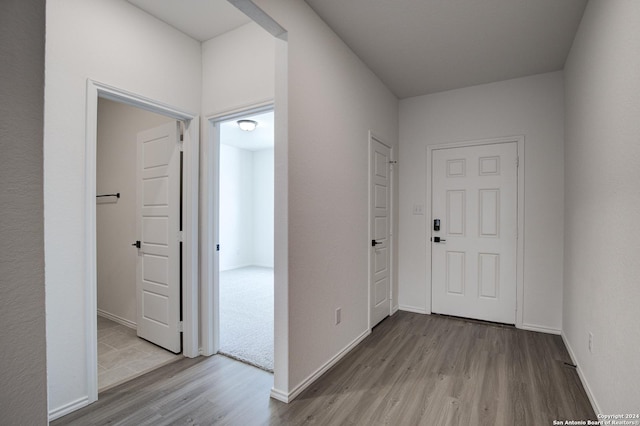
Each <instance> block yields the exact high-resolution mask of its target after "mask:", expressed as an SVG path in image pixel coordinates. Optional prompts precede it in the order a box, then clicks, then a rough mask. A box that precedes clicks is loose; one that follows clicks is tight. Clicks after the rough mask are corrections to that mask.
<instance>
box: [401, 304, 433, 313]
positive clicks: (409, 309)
mask: <svg viewBox="0 0 640 426" xmlns="http://www.w3.org/2000/svg"><path fill="white" fill-rule="evenodd" d="M398 309H399V310H401V311H406V312H413V313H414V314H427V315H428V314H430V313H431V312H429V311H427V310H426V309H425V308H419V307H417V306H409V305H399V306H398Z"/></svg>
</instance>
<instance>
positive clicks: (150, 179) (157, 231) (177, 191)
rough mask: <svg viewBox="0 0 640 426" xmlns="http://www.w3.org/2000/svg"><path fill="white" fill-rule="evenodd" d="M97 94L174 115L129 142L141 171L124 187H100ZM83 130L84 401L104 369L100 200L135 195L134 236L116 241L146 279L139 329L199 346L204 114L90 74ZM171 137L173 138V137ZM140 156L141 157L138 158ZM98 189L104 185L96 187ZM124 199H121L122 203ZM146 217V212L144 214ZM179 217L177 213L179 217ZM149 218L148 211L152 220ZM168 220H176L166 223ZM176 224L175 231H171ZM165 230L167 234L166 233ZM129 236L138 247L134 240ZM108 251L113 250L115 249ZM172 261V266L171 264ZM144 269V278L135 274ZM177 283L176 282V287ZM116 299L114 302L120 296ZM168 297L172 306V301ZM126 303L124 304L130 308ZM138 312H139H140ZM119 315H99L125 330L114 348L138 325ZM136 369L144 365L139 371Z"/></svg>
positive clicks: (190, 347) (91, 397)
mask: <svg viewBox="0 0 640 426" xmlns="http://www.w3.org/2000/svg"><path fill="white" fill-rule="evenodd" d="M100 100H110V101H115V102H116V103H120V104H123V105H126V106H129V107H135V108H138V109H140V110H144V111H146V112H153V113H157V114H160V115H162V116H164V117H163V119H164V120H167V121H168V122H169V123H168V124H167V125H164V131H166V134H165V135H158V134H157V133H156V132H157V131H158V129H157V128H156V127H154V128H152V129H147V131H142V132H139V134H137V135H136V136H135V139H134V140H133V142H132V143H133V145H134V146H136V155H135V160H134V163H135V164H136V166H135V176H136V179H135V180H134V181H133V182H128V183H123V185H125V186H123V187H120V188H122V189H119V188H115V187H113V188H112V187H110V186H111V184H110V183H109V184H108V186H109V187H108V188H102V187H101V188H98V173H100V172H99V171H98V164H97V160H98V155H97V154H98V121H99V116H98V109H99V108H98V104H99V101H100ZM113 127H114V126H112V128H113ZM115 127H119V126H115ZM158 127H160V126H158ZM180 130H182V136H180V133H181V132H180ZM86 131H87V133H86V146H85V149H86V155H85V170H86V174H85V218H86V225H85V235H86V240H85V252H86V258H85V259H86V265H85V271H86V272H85V273H86V276H85V282H86V285H85V294H86V306H87V309H86V311H85V324H86V328H85V329H86V335H87V339H86V341H87V346H86V354H87V355H86V356H87V364H86V369H87V375H86V377H87V393H88V401H87V402H88V403H91V402H94V401H96V400H97V399H98V388H99V380H98V376H99V374H100V373H101V372H104V371H103V370H102V369H101V368H100V367H102V366H99V362H98V361H99V360H98V356H99V354H98V348H99V344H98V334H99V332H98V313H99V311H98V268H99V265H98V263H99V259H98V239H97V235H98V222H97V218H98V217H97V216H98V207H100V208H101V209H102V208H103V207H111V208H113V207H116V206H118V204H117V203H118V201H120V200H122V201H123V202H124V201H125V193H126V197H127V198H128V201H130V200H131V197H134V199H135V204H136V214H135V216H136V225H135V232H134V233H133V234H131V235H128V234H127V235H128V236H129V238H127V239H126V242H123V243H122V244H125V247H124V248H121V247H118V249H117V250H116V251H120V250H121V251H125V250H128V249H132V250H133V251H134V253H135V254H134V256H136V257H137V258H136V281H137V282H136V286H139V285H140V281H146V283H145V285H146V287H145V286H143V287H142V290H141V289H140V288H137V289H136V295H137V296H139V295H142V296H143V297H142V298H140V297H136V302H135V303H136V321H135V323H136V327H137V328H138V330H140V329H141V328H144V331H143V332H142V334H141V335H142V337H143V338H145V339H147V340H149V341H153V342H155V343H157V344H158V345H162V346H165V347H167V346H171V345H168V344H167V342H166V341H164V342H162V341H158V337H159V334H158V333H157V331H158V329H162V327H165V328H170V329H171V335H172V336H173V342H174V343H173V346H172V347H169V349H170V350H171V351H172V352H174V353H177V352H180V346H181V350H182V354H183V355H184V356H187V357H195V356H198V354H199V353H198V339H197V336H198V322H197V318H198V305H197V301H198V299H197V293H198V291H197V290H198V281H197V276H198V274H197V272H198V263H197V259H198V239H197V230H198V229H197V223H198V175H199V168H198V165H199V150H198V140H199V119H198V117H197V116H196V115H195V114H192V113H188V112H184V111H181V110H179V109H176V108H173V107H170V106H167V105H164V104H161V103H159V102H156V101H153V100H151V99H148V98H144V97H142V96H139V95H136V94H133V93H130V92H126V91H123V90H121V89H118V88H115V87H111V86H107V85H105V84H102V83H99V82H96V81H93V80H88V82H87V123H86ZM179 139H182V140H179ZM169 140H171V141H174V143H169V142H168V141H169ZM139 152H142V154H143V155H139V154H138V153H139ZM138 159H143V160H144V161H138ZM129 160H132V158H129ZM115 163H116V164H118V163H117V162H115ZM176 165H177V166H176ZM116 168H117V169H118V170H116V173H119V174H125V173H124V172H123V171H122V170H121V168H122V164H118V165H117V167H116ZM172 188H173V189H172ZM181 188H184V190H181ZM98 189H99V190H100V191H101V192H98ZM102 191H104V193H103V192H102ZM118 193H119V194H120V195H119V196H118ZM133 194H135V196H134V195H133ZM138 194H140V196H139V195H138ZM98 195H106V197H98ZM169 197H170V198H171V199H170V200H169ZM98 200H100V201H98ZM98 203H100V204H98ZM120 207H123V205H122V204H121V205H120ZM141 212H142V213H141ZM141 218H142V219H145V220H140V219H141ZM176 218H179V222H178V220H176ZM146 219H151V221H149V220H146ZM175 223H181V224H182V229H181V230H179V231H178V229H179V228H178V227H176V226H175ZM169 224H173V225H171V226H169ZM116 227H117V228H118V229H107V232H113V233H118V232H120V231H123V229H119V228H120V224H118V225H117V226H116ZM122 228H126V226H124V225H122ZM174 228H175V230H176V232H174ZM102 234H104V233H102ZM163 236H165V240H166V241H163V240H162V237H163ZM132 244H133V245H134V246H135V247H132ZM107 252H109V251H107ZM111 253H112V254H113V252H111ZM169 258H170V259H176V258H178V259H179V261H178V263H172V262H169V260H168V259H169ZM140 259H144V261H143V262H140ZM154 263H155V264H154ZM169 263H171V264H172V265H173V266H168V265H169ZM141 265H142V268H141ZM176 265H177V266H176ZM120 266H121V265H120ZM141 272H144V274H141ZM140 276H142V277H143V278H144V280H140V279H138V277H140ZM169 276H170V277H171V279H169ZM116 281H117V279H116ZM175 283H177V287H176V285H175ZM153 286H155V287H153ZM152 287H153V288H152ZM169 288H171V289H173V290H172V291H173V293H172V294H168V293H167V292H169V290H168V289H169ZM101 296H103V294H101ZM163 299H170V300H171V303H169V302H167V303H165V302H166V300H163ZM140 300H141V301H142V302H140ZM115 305H116V306H117V305H118V302H116V304H115ZM169 305H171V307H168V306H169ZM102 306H103V307H104V308H101V312H100V313H102V315H101V317H102V318H104V317H106V316H107V312H108V309H113V306H114V305H113V304H111V305H109V304H106V305H102ZM109 306H111V307H109ZM139 306H142V308H143V309H142V310H141V309H139ZM124 310H125V311H126V308H125V309H124ZM165 311H166V312H165ZM140 312H142V320H141V316H140ZM165 313H166V315H165ZM116 316H117V317H120V315H117V314H114V315H112V317H111V318H107V319H110V320H114V319H119V320H120V322H119V323H116V324H117V325H113V324H112V323H109V322H106V321H104V320H103V319H101V320H100V322H101V326H100V328H101V329H103V330H106V329H112V330H109V331H108V333H115V332H116V331H118V332H119V333H120V336H118V337H112V338H111V339H113V340H111V339H109V341H111V342H112V343H113V344H110V346H111V347H112V348H113V349H117V348H115V346H114V345H116V346H117V345H119V344H121V345H125V346H126V345H127V343H123V342H124V339H125V338H126V337H128V336H126V335H127V334H133V333H131V331H129V330H127V328H131V326H132V325H133V324H132V322H131V321H127V319H126V318H125V317H120V318H116ZM145 321H146V322H147V323H154V325H156V326H159V327H155V328H154V327H151V328H149V327H148V325H149V324H147V325H146V326H143V323H144V322H145ZM120 326H121V327H120ZM127 332H128V333H127ZM136 334H138V333H136ZM176 336H177V337H176ZM102 337H104V334H103V336H102ZM134 337H135V336H134ZM116 341H117V342H119V343H116ZM176 342H177V344H176ZM107 349H108V348H107ZM125 349H127V348H125ZM146 349H147V350H149V346H146ZM129 352H132V351H129ZM115 358H119V357H115ZM119 359H121V358H119ZM118 362H119V361H116V362H115V363H116V364H117V363H118ZM141 371H143V370H141ZM119 373H123V371H122V370H121V371H120V372H119ZM139 374H141V373H138V374H136V375H139ZM105 383H106V382H104V381H103V383H102V384H103V386H101V387H102V388H103V389H104V388H106V387H107V386H109V385H105ZM114 383H115V382H114ZM111 385H113V383H111Z"/></svg>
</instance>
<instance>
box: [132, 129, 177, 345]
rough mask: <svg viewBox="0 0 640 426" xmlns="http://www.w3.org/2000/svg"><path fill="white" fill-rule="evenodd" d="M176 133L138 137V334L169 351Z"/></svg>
mask: <svg viewBox="0 0 640 426" xmlns="http://www.w3.org/2000/svg"><path fill="white" fill-rule="evenodd" d="M179 135H180V130H179V123H177V122H171V123H168V124H165V125H162V126H159V127H156V128H153V129H149V130H146V131H143V132H140V133H138V152H137V155H138V162H137V164H138V167H137V220H136V223H137V234H138V238H139V241H138V242H139V248H138V262H137V280H136V299H137V325H138V336H140V337H142V338H143V339H146V340H148V341H150V342H153V343H155V344H157V345H159V346H162V347H164V348H166V349H168V350H170V351H172V352H175V353H180V352H181V351H182V344H181V338H180V337H181V336H180V330H179V326H180V168H181V167H180V138H179Z"/></svg>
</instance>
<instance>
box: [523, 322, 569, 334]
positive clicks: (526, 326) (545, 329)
mask: <svg viewBox="0 0 640 426" xmlns="http://www.w3.org/2000/svg"><path fill="white" fill-rule="evenodd" d="M521 328H522V330H529V331H537V332H538V333H547V334H557V335H558V336H559V335H561V334H562V330H558V329H557V328H550V327H544V326H542V325H533V324H522V327H521Z"/></svg>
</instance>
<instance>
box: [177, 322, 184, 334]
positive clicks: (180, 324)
mask: <svg viewBox="0 0 640 426" xmlns="http://www.w3.org/2000/svg"><path fill="white" fill-rule="evenodd" d="M183 332H184V326H183V324H182V321H178V333H183Z"/></svg>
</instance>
